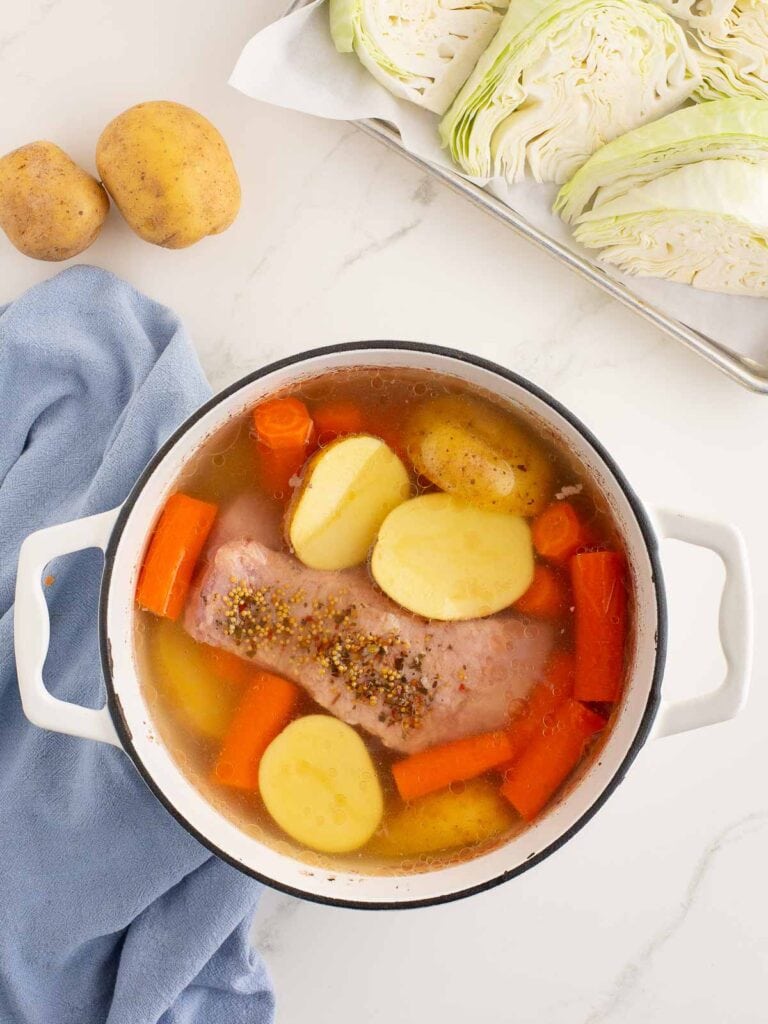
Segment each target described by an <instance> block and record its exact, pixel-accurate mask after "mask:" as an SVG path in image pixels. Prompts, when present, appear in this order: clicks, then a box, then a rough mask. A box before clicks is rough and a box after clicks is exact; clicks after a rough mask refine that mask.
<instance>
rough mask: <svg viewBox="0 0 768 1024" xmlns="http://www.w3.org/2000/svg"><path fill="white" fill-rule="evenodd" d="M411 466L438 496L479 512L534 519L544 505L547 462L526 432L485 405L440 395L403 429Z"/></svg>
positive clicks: (549, 477) (548, 488) (550, 477)
mask: <svg viewBox="0 0 768 1024" xmlns="http://www.w3.org/2000/svg"><path fill="white" fill-rule="evenodd" d="M406 442H407V445H408V454H409V456H410V458H411V459H412V461H413V464H414V466H415V467H416V469H417V470H418V471H419V473H422V474H423V475H424V476H425V477H427V479H428V480H431V481H432V483H434V484H437V486H438V487H439V488H441V490H443V491H447V492H448V493H449V494H455V495H456V497H458V498H463V499H464V500H465V501H469V502H472V504H473V505H477V506H478V507H479V508H487V509H493V510H495V511H497V512H512V513H514V514H515V515H519V516H535V515H538V513H539V512H541V511H542V510H543V509H544V508H545V507H546V505H547V504H548V502H549V500H550V497H551V493H552V484H553V481H554V471H553V465H552V461H551V459H550V458H549V456H548V454H547V452H546V450H545V449H544V448H543V446H542V445H541V444H539V443H538V441H536V439H535V438H534V437H533V435H532V434H531V433H530V431H529V430H528V429H527V428H526V427H524V426H523V425H521V424H520V423H518V422H517V421H516V420H515V419H514V418H513V417H512V416H511V415H509V414H508V413H505V412H504V411H503V410H502V409H499V408H497V407H495V406H493V405H491V404H490V403H489V402H486V401H483V400H482V399H480V398H473V397H468V396H467V395H441V396H440V397H438V398H432V399H429V400H427V401H425V402H424V403H423V404H422V405H420V406H419V407H418V408H417V409H416V411H415V412H414V414H413V415H412V416H411V418H410V420H409V422H408V424H407V428H406Z"/></svg>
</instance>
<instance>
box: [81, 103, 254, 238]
mask: <svg viewBox="0 0 768 1024" xmlns="http://www.w3.org/2000/svg"><path fill="white" fill-rule="evenodd" d="M96 165H97V167H98V169H99V174H100V175H101V180H102V181H103V182H104V185H105V186H106V188H107V191H108V192H109V194H110V195H111V196H112V198H113V199H114V201H115V205H116V206H117V208H118V209H119V210H120V212H121V213H122V215H123V216H124V217H125V219H126V220H127V221H128V224H129V225H130V226H131V227H132V228H133V230H134V231H135V232H136V234H137V235H139V236H140V237H141V238H143V239H144V240H145V241H146V242H152V243H153V244H154V245H161V246H163V247H165V248H166V249H183V248H185V247H186V246H188V245H194V243H195V242H199V241H200V239H201V238H205V236H206V235H217V234H219V233H220V232H221V231H225V230H226V229H227V228H228V227H229V226H230V224H231V223H232V221H233V220H234V219H235V217H236V216H237V213H238V210H239V209H240V182H239V180H238V177H237V172H236V171H235V165H234V164H233V163H232V157H231V155H230V152H229V149H228V148H227V144H226V142H225V141H224V139H223V138H222V137H221V135H220V134H219V132H218V131H217V130H216V128H214V126H213V125H212V124H211V122H210V121H208V120H207V119H206V118H205V117H203V116H202V114H198V113H197V111H196V110H192V109H191V108H190V107H185V106H183V105H182V104H181V103H170V102H167V101H164V100H158V101H153V102H150V103H139V104H138V105H137V106H135V107H131V108H130V109H129V110H126V111H124V112H123V113H122V114H119V115H118V116H117V117H116V118H115V119H114V120H113V121H110V123H109V124H108V125H107V127H106V128H105V129H104V131H103V132H102V133H101V136H100V138H99V141H98V144H97V146H96Z"/></svg>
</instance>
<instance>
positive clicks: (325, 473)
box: [288, 434, 411, 569]
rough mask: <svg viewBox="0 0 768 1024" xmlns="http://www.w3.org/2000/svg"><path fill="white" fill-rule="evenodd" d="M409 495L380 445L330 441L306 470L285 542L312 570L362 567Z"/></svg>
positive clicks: (401, 469)
mask: <svg viewBox="0 0 768 1024" xmlns="http://www.w3.org/2000/svg"><path fill="white" fill-rule="evenodd" d="M410 493H411V481H410V479H409V477H408V471H407V470H406V468H405V466H404V465H403V464H402V462H401V461H400V459H398V457H397V456H396V455H395V453H394V452H393V451H392V449H391V448H390V447H388V445H386V444H385V443H384V441H381V440H380V439H379V438H377V437H369V436H368V435H367V434H359V435H355V436H353V437H345V438H342V439H341V440H338V441H334V443H333V444H331V445H329V446H328V447H327V448H324V449H323V450H322V451H320V452H318V454H317V455H315V456H314V458H313V459H312V460H311V461H310V463H309V465H308V466H307V470H306V472H305V474H304V478H303V480H302V483H301V486H300V488H299V492H298V495H297V497H296V499H295V500H294V503H293V505H292V508H291V510H290V512H289V517H288V540H289V541H290V544H291V547H292V548H293V550H294V551H295V553H296V557H297V558H299V559H300V560H301V561H302V562H303V563H304V565H308V566H310V567H311V568H312V569H348V568H350V567H351V566H353V565H360V564H361V563H362V562H364V561H365V559H366V558H367V557H368V552H369V551H370V550H371V545H372V544H373V542H374V540H375V539H376V534H377V533H378V531H379V527H380V526H381V524H382V523H383V522H384V520H385V519H386V517H387V516H388V515H389V513H390V512H391V511H392V509H393V508H395V507H396V506H397V505H400V504H401V503H402V502H404V501H405V500H406V499H407V498H408V497H409V496H410Z"/></svg>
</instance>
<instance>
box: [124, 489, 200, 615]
mask: <svg viewBox="0 0 768 1024" xmlns="http://www.w3.org/2000/svg"><path fill="white" fill-rule="evenodd" d="M217 512H218V509H217V508H216V506H215V505H210V504H209V503H208V502H206V501H198V500H197V498H190V497H188V496H187V495H186V494H172V495H171V496H170V498H169V499H168V501H166V503H165V508H164V509H163V511H162V512H161V513H160V518H159V519H158V521H157V526H156V527H155V532H154V533H153V534H152V539H151V540H150V542H149V547H148V548H147V553H146V554H145V556H144V563H143V565H142V567H141V571H140V572H139V582H138V584H137V586H136V603H137V604H138V605H139V606H140V607H141V608H145V609H146V610H147V611H148V612H154V614H155V615H162V616H164V617H165V618H167V619H178V617H179V615H180V614H181V610H182V608H183V607H184V602H185V600H186V597H187V592H188V591H189V585H190V583H191V581H192V573H193V572H194V569H195V564H196V562H197V560H198V558H199V557H200V552H201V551H202V550H203V545H204V544H205V542H206V540H207V538H208V534H209V533H210V531H211V527H212V526H213V521H214V519H215V518H216V513H217Z"/></svg>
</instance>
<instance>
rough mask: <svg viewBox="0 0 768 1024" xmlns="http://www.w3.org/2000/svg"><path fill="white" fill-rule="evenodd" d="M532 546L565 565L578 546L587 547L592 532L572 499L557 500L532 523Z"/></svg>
mask: <svg viewBox="0 0 768 1024" xmlns="http://www.w3.org/2000/svg"><path fill="white" fill-rule="evenodd" d="M531 534H532V536H533V546H534V547H535V548H536V551H537V552H538V553H539V554H540V555H541V557H542V558H546V559H547V560H548V561H550V562H555V563H556V564H562V563H565V562H567V561H568V559H569V558H570V557H571V555H575V554H576V552H577V551H578V550H579V548H585V547H588V546H589V544H590V541H591V539H592V538H591V534H590V531H589V529H588V528H587V526H586V524H585V523H583V522H582V520H581V518H580V516H579V513H578V512H577V511H576V509H575V508H574V507H573V505H572V504H571V503H570V502H569V501H556V502H554V503H553V504H552V505H550V506H549V507H548V508H545V509H544V511H543V512H542V513H541V515H540V516H537V517H536V519H534V520H533V523H532V524H531Z"/></svg>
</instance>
